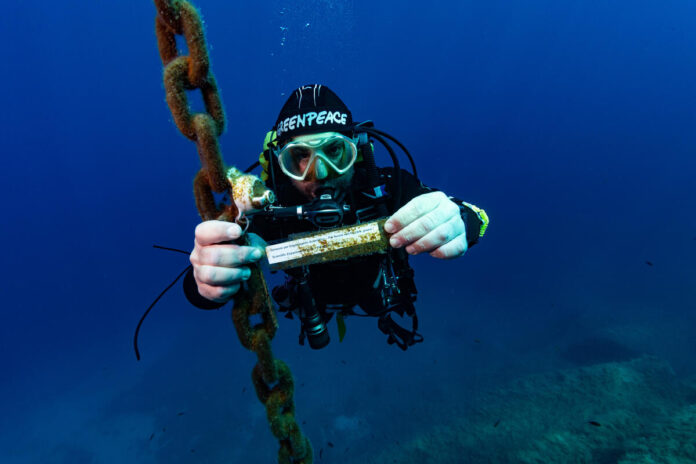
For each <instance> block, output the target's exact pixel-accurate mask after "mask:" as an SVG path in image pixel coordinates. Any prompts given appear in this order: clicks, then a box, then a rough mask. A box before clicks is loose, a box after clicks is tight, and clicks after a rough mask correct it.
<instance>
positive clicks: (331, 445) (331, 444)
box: [326, 441, 334, 448]
mask: <svg viewBox="0 0 696 464" xmlns="http://www.w3.org/2000/svg"><path fill="white" fill-rule="evenodd" d="M326 444H327V445H329V448H333V446H334V445H333V443H331V442H330V441H329V442H326Z"/></svg>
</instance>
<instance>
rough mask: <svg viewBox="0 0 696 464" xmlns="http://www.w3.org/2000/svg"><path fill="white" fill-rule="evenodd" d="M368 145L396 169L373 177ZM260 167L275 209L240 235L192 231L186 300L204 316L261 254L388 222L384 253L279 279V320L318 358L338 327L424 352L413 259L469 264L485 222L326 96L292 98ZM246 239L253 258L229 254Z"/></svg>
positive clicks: (252, 219) (317, 88)
mask: <svg viewBox="0 0 696 464" xmlns="http://www.w3.org/2000/svg"><path fill="white" fill-rule="evenodd" d="M387 140H390V141H392V142H394V143H396V144H397V145H398V146H399V147H400V148H401V149H402V150H403V151H404V152H405V153H406V155H408V157H409V159H410V161H411V165H412V169H413V173H409V172H407V171H406V170H402V169H401V167H400V164H399V162H398V158H397V157H396V155H395V153H394V150H393V149H392V147H391V145H390V144H389V142H388V141H387ZM375 141H377V142H379V143H380V144H382V145H383V146H384V147H385V148H386V149H387V151H388V152H389V154H390V156H391V158H392V161H393V163H394V167H393V168H377V167H376V165H375V161H374V151H373V150H374V142H375ZM258 164H260V165H261V166H262V167H263V173H262V174H261V179H262V180H263V181H264V183H265V184H266V186H268V188H270V189H272V191H273V192H275V196H276V202H275V205H274V206H271V207H269V208H265V209H264V210H262V211H258V212H251V213H249V214H247V219H248V221H249V222H248V225H247V227H246V230H243V229H242V227H240V226H239V225H238V224H236V223H230V222H224V221H216V220H210V221H205V222H202V223H201V224H199V225H198V226H197V227H196V230H195V245H194V249H193V251H192V253H191V255H190V261H191V264H192V268H191V270H190V271H189V272H188V274H187V275H186V277H185V279H184V292H185V294H186V297H187V299H188V300H189V301H190V302H191V303H192V304H193V305H194V306H196V307H198V308H201V309H217V308H220V307H221V306H223V305H224V304H225V303H227V302H228V301H229V300H231V299H232V298H233V297H234V295H235V293H237V291H238V290H239V288H240V285H244V281H245V280H247V279H248V278H249V277H250V274H251V271H250V269H249V267H248V265H250V264H253V263H256V262H258V261H259V260H260V259H261V258H262V257H263V256H264V254H265V247H266V245H267V242H272V241H278V240H283V239H287V238H288V237H290V236H291V235H293V234H302V233H308V232H312V231H317V230H322V229H331V228H336V227H340V226H348V225H353V224H361V223H364V222H368V221H372V220H375V219H378V218H387V217H388V219H387V220H386V222H385V223H384V231H385V232H386V233H387V234H388V236H389V245H390V246H389V247H388V250H387V251H386V252H385V253H376V254H371V255H366V256H357V257H351V258H348V259H339V260H335V261H331V262H326V263H319V264H310V265H306V266H301V267H297V268H293V269H286V270H285V273H286V279H285V283H284V284H283V285H279V286H277V287H275V288H274V289H273V291H272V296H273V299H274V300H275V301H276V303H277V304H278V306H279V311H281V312H284V313H285V316H286V317H288V318H290V319H292V318H294V317H298V318H299V319H300V335H299V341H300V344H304V342H305V339H307V341H308V342H309V345H310V347H312V348H314V349H318V348H322V347H324V346H326V345H327V344H328V343H329V333H328V330H327V328H326V324H327V323H328V322H329V321H330V320H331V319H332V317H334V315H336V317H337V322H338V325H339V335H340V337H341V339H342V338H343V335H342V333H341V332H343V333H345V325H343V324H344V323H343V318H344V317H346V316H362V317H375V318H377V325H378V328H379V330H381V331H382V332H383V333H384V334H385V335H387V342H388V343H389V344H396V345H397V346H399V347H400V348H401V349H402V350H406V349H407V348H408V347H409V346H412V345H414V344H415V343H418V342H421V341H422V340H423V337H422V336H421V334H419V333H418V331H417V330H418V318H417V316H416V310H415V306H414V301H415V300H416V293H417V292H416V286H415V283H414V273H413V270H412V269H411V267H410V266H409V263H408V255H417V254H421V253H429V254H430V255H431V256H433V257H435V258H439V259H452V258H457V257H460V256H462V255H464V253H466V251H467V249H468V248H469V247H471V246H473V245H474V244H475V243H477V241H478V239H479V237H481V236H483V233H484V232H485V230H486V227H487V226H488V217H487V216H486V213H485V211H483V210H482V209H480V208H478V207H476V206H474V205H471V204H469V203H466V202H463V201H461V200H458V199H456V198H453V197H448V196H447V195H446V194H444V193H442V192H440V191H437V190H435V189H431V188H429V187H426V186H425V185H423V184H422V183H421V182H420V180H419V179H418V177H417V171H416V167H415V164H414V163H413V159H412V158H411V155H410V154H409V153H408V151H407V150H406V148H405V147H404V146H403V145H402V144H401V143H400V142H399V141H398V140H396V139H395V138H394V137H392V136H391V135H389V134H387V133H385V132H383V131H381V130H378V129H376V128H374V125H373V124H372V123H371V122H370V121H367V122H362V123H355V122H354V121H353V119H352V115H351V112H350V111H349V109H348V107H347V106H346V105H345V104H344V103H343V102H342V101H341V99H340V98H339V97H338V96H337V95H336V94H335V93H334V92H333V91H331V90H330V89H329V88H328V87H326V86H324V85H318V84H315V85H305V86H302V87H300V88H298V89H296V90H295V91H294V92H293V93H292V94H291V95H290V97H289V98H288V100H287V101H286V103H285V105H284V106H283V107H282V109H281V111H280V114H279V115H278V118H277V120H276V123H275V125H274V127H273V130H272V131H271V132H269V133H268V135H267V136H266V140H265V142H264V148H263V152H262V154H261V155H260V157H259V163H257V164H256V165H254V166H252V167H251V168H250V169H253V168H254V167H255V166H258ZM247 171H249V170H247ZM245 233H246V234H249V240H250V244H251V246H240V245H236V244H234V243H233V242H234V241H235V240H237V239H239V238H240V237H242V235H243V234H245ZM391 313H394V314H398V315H399V316H401V317H410V318H411V324H410V325H411V327H402V326H401V325H399V324H397V322H396V321H394V319H392V317H391ZM341 326H343V330H341V329H342V327H341Z"/></svg>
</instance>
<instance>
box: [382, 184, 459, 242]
mask: <svg viewBox="0 0 696 464" xmlns="http://www.w3.org/2000/svg"><path fill="white" fill-rule="evenodd" d="M443 199H445V200H447V196H446V195H445V194H444V193H442V192H431V193H424V194H423V195H419V196H417V197H416V198H414V199H413V200H411V201H409V202H408V203H406V204H405V205H404V206H402V207H401V208H399V210H398V211H397V212H396V213H394V214H393V215H392V216H391V217H390V218H389V219H387V222H385V223H384V230H385V231H386V232H387V233H388V234H393V233H396V232H398V231H400V230H401V229H403V228H404V227H406V226H408V225H409V224H411V223H412V222H413V221H415V220H416V219H418V218H419V217H421V216H424V215H426V214H428V213H429V212H431V211H433V210H434V209H436V208H437V206H438V205H439V204H440V202H441V201H442V200H443Z"/></svg>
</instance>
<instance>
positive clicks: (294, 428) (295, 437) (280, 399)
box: [154, 0, 313, 464]
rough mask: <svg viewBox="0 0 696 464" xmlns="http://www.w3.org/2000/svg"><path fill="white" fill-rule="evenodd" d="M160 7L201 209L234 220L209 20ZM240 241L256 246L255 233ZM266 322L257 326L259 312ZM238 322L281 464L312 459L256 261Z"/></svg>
mask: <svg viewBox="0 0 696 464" xmlns="http://www.w3.org/2000/svg"><path fill="white" fill-rule="evenodd" d="M154 2H155V6H156V7H157V13H158V14H157V18H156V21H155V33H156V34H157V44H158V47H159V53H160V58H161V59H162V64H163V65H164V88H165V91H166V97H167V104H168V105H169V109H170V110H171V112H172V117H173V118H174V123H175V124H176V126H177V127H178V128H179V130H180V131H181V133H182V134H184V136H186V137H187V138H189V139H190V140H192V141H194V142H195V143H196V147H197V149H198V155H199V158H200V160H201V169H200V171H199V172H198V174H196V177H195V179H194V182H193V188H194V195H195V198H196V207H197V208H198V212H199V214H200V215H201V217H202V218H203V219H204V220H208V219H219V220H234V219H235V218H237V216H238V210H237V206H236V205H235V202H234V201H233V200H232V199H233V195H232V189H231V188H232V186H231V184H230V181H229V180H228V179H227V176H226V171H227V170H226V169H225V166H224V164H223V162H222V155H221V152H220V146H219V143H218V137H219V136H220V135H221V134H222V132H223V131H224V129H225V111H224V108H223V106H222V99H221V98H220V93H219V91H218V88H217V84H216V82H215V77H214V76H213V73H212V72H211V71H210V61H209V58H208V48H207V45H206V41H205V34H204V31H203V24H202V22H201V19H200V15H199V14H198V11H197V10H196V8H195V7H194V6H193V5H191V4H190V3H189V2H188V1H186V0H154ZM177 35H182V36H183V37H184V40H185V41H186V46H187V47H188V51H189V55H179V51H178V49H177V44H176V36H177ZM190 90H200V91H201V94H202V96H203V103H204V106H205V113H195V114H192V113H191V108H190V105H189V101H188V97H187V95H186V91H190ZM214 192H217V193H227V194H228V196H229V198H230V205H229V206H228V207H226V208H218V207H217V206H216V201H215V196H214ZM239 244H240V245H247V246H248V245H249V241H248V238H247V236H243V237H242V238H241V239H240V240H239ZM255 316H260V317H261V322H260V323H258V324H255V325H252V323H251V320H252V317H255ZM232 320H233V322H234V325H235V328H236V330H237V336H238V337H239V341H240V342H241V344H242V346H244V347H245V348H247V349H249V350H251V351H254V352H255V353H256V356H257V359H258V362H257V363H256V366H254V369H253V371H252V381H253V383H254V389H255V390H256V395H257V396H258V398H259V400H260V401H261V402H262V403H263V404H264V406H265V407H266V415H267V417H268V423H269V425H270V428H271V432H272V433H273V435H274V436H275V437H276V438H277V439H278V441H279V443H280V449H279V450H278V462H279V463H280V464H311V463H312V462H313V451H312V445H311V443H310V442H309V440H308V439H307V438H306V437H305V436H304V435H303V434H302V431H301V430H300V426H299V425H298V424H297V420H296V419H295V404H294V402H293V394H294V388H295V387H294V382H293V379H292V373H291V372H290V368H289V367H288V366H287V365H286V364H285V363H284V362H283V361H281V360H279V359H275V358H274V357H273V351H272V350H271V340H272V339H273V337H274V336H275V333H276V330H277V328H278V320H277V316H276V313H275V310H274V309H273V305H272V303H271V298H270V295H269V294H268V286H267V285H266V280H265V278H264V276H263V273H262V272H261V269H260V268H259V266H252V272H251V276H250V278H249V280H248V281H247V282H246V283H245V284H244V286H243V287H242V288H241V289H240V291H239V293H238V294H237V297H236V298H235V304H234V308H233V309H232Z"/></svg>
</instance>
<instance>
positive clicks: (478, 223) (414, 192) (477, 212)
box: [382, 169, 489, 247]
mask: <svg viewBox="0 0 696 464" xmlns="http://www.w3.org/2000/svg"><path fill="white" fill-rule="evenodd" d="M382 175H383V176H385V177H386V179H387V183H388V184H389V186H390V187H392V186H394V185H395V183H394V180H393V169H384V170H383V171H382ZM401 190H402V194H401V204H400V205H399V207H401V206H403V205H405V204H406V203H408V202H409V201H411V200H412V199H414V198H416V197H417V196H418V195H423V194H424V193H430V192H437V191H439V190H438V189H434V188H431V187H428V186H426V185H424V184H423V183H422V182H421V181H419V180H418V179H417V178H416V177H414V176H413V174H411V173H410V172H408V171H405V170H403V169H402V170H401ZM448 198H449V199H450V200H452V201H453V202H454V203H456V204H457V206H459V213H460V214H461V216H462V220H463V221H464V225H465V227H466V241H467V242H468V245H469V247H471V246H473V245H475V244H476V243H477V242H478V241H479V238H481V237H483V234H484V233H485V232H486V228H487V227H488V222H489V221H488V215H487V214H486V212H485V211H484V210H483V209H481V208H479V207H477V206H475V205H472V204H471V203H467V202H465V201H463V200H460V199H459V198H456V197H453V196H449V195H448ZM397 209H398V208H397ZM395 211H396V209H395Z"/></svg>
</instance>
